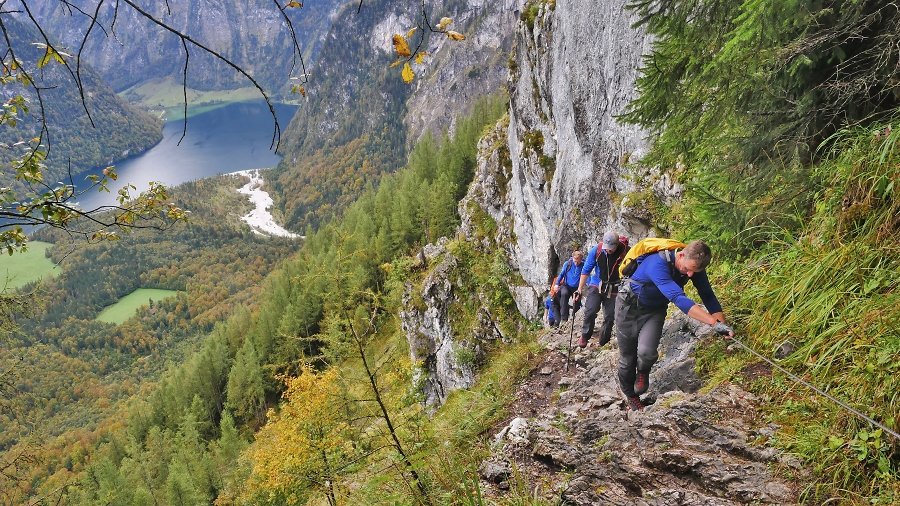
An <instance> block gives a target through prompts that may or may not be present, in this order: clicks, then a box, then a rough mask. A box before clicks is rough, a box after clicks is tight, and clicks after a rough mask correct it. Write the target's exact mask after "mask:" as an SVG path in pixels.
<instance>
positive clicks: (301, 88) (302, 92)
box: [297, 86, 306, 97]
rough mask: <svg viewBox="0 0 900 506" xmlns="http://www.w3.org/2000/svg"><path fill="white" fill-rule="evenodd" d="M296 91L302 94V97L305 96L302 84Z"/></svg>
mask: <svg viewBox="0 0 900 506" xmlns="http://www.w3.org/2000/svg"><path fill="white" fill-rule="evenodd" d="M297 91H299V92H300V94H301V95H303V96H304V97H305V96H306V88H304V87H303V86H301V87H300V89H299V90H297Z"/></svg>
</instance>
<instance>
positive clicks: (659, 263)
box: [635, 255, 722, 314]
mask: <svg viewBox="0 0 900 506" xmlns="http://www.w3.org/2000/svg"><path fill="white" fill-rule="evenodd" d="M640 267H642V268H643V269H641V270H642V271H643V272H642V274H644V276H646V277H647V278H649V280H650V281H652V282H653V284H654V285H656V288H657V289H658V290H659V291H660V292H661V293H662V295H663V296H665V298H667V299H669V301H671V302H672V303H673V304H675V306H677V307H678V309H680V310H681V311H683V312H684V313H685V314H687V312H688V311H690V310H691V308H692V307H694V305H696V302H694V301H693V300H691V298H690V297H688V296H687V294H685V293H684V288H683V287H682V286H680V285H679V284H678V283H676V282H675V280H674V279H672V275H671V274H670V271H669V264H668V263H667V262H666V261H665V260H664V259H662V258H661V257H660V256H659V255H650V256H648V257H647V259H646V260H644V261H643V262H642V263H641V265H640ZM635 274H637V273H635ZM691 281H692V282H693V283H694V286H695V287H696V288H697V293H698V294H700V299H701V300H702V301H703V304H704V305H706V309H707V310H708V311H709V312H710V313H718V312H719V311H721V310H722V305H721V304H719V300H718V299H717V298H716V295H715V293H714V292H713V289H712V286H711V285H710V284H709V277H708V276H707V275H706V272H698V273H695V274H694V275H693V277H691Z"/></svg>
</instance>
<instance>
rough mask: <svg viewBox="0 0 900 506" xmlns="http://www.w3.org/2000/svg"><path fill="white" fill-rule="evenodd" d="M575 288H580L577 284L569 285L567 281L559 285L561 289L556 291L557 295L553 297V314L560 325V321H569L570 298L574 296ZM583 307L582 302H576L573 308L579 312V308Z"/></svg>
mask: <svg viewBox="0 0 900 506" xmlns="http://www.w3.org/2000/svg"><path fill="white" fill-rule="evenodd" d="M575 290H578V287H576V286H569V285H567V284H565V283H562V284H561V285H559V291H558V292H556V297H553V303H552V305H553V316H555V317H556V325H557V326H558V325H559V324H560V322H564V321H568V319H569V309H570V307H571V306H569V298H570V297H572V294H574V293H575ZM580 307H581V302H576V303H575V306H574V307H572V309H573V310H574V311H575V312H576V313H577V312H578V308H580Z"/></svg>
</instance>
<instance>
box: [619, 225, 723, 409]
mask: <svg viewBox="0 0 900 506" xmlns="http://www.w3.org/2000/svg"><path fill="white" fill-rule="evenodd" d="M711 259H712V252H711V251H710V249H709V246H707V245H706V243H704V242H703V241H693V242H691V243H689V244H688V245H687V246H686V247H685V248H684V249H683V250H678V249H675V250H661V251H658V252H654V253H650V254H648V255H646V256H645V257H644V258H643V259H642V258H641V257H638V259H637V261H638V262H640V263H639V264H638V266H637V270H636V271H634V274H633V275H632V276H631V279H630V280H628V278H625V279H624V280H623V282H622V286H620V287H619V297H618V300H617V301H616V339H617V340H618V343H619V370H618V374H619V387H620V388H621V389H622V393H623V394H624V395H625V397H626V399H627V400H628V407H629V408H631V409H632V410H640V409H644V405H643V403H642V402H641V398H640V395H641V394H643V393H644V392H646V391H647V389H648V388H649V387H650V369H651V368H652V367H653V364H655V363H656V360H657V359H658V358H659V352H658V351H657V348H658V347H659V341H660V339H662V328H663V322H664V321H665V319H666V309H667V307H668V305H669V302H672V303H673V304H675V306H677V307H678V309H680V310H682V311H683V312H684V313H685V314H687V315H688V316H690V317H691V318H694V319H695V320H699V321H700V322H703V323H706V324H707V325H712V326H713V330H715V331H716V332H717V333H719V334H722V335H728V336H734V331H732V330H731V327H729V326H728V325H726V324H725V316H724V315H723V314H722V305H721V304H719V300H718V299H717V298H716V294H715V293H714V292H713V289H712V286H711V285H710V284H709V277H707V275H706V272H705V271H706V268H707V267H708V266H709V263H710V261H711ZM688 281H691V282H692V283H693V284H694V287H695V288H696V289H697V293H698V294H699V295H700V299H701V300H702V301H703V304H704V305H705V306H706V309H704V308H703V307H702V306H700V305H699V304H697V303H695V302H694V301H693V300H691V299H690V298H688V296H687V295H685V293H684V286H685V285H686V284H687V282H688Z"/></svg>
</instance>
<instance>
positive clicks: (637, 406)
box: [627, 396, 644, 411]
mask: <svg viewBox="0 0 900 506" xmlns="http://www.w3.org/2000/svg"><path fill="white" fill-rule="evenodd" d="M627 400H628V409H630V410H632V411H642V410H643V409H644V403H642V402H641V398H640V397H638V396H634V397H628V399H627Z"/></svg>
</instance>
